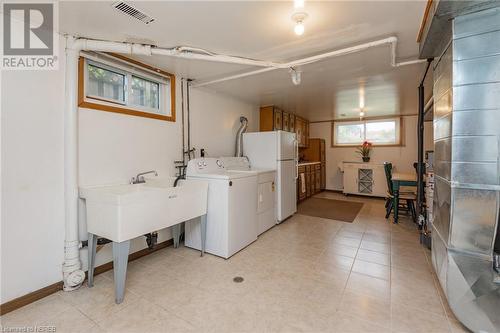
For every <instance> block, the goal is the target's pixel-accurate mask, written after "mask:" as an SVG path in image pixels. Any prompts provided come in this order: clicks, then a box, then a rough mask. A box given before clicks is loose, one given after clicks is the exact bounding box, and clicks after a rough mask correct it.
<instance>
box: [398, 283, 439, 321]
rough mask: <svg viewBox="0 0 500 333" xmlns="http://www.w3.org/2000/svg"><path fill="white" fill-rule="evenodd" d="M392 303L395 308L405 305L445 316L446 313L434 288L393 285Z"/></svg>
mask: <svg viewBox="0 0 500 333" xmlns="http://www.w3.org/2000/svg"><path fill="white" fill-rule="evenodd" d="M391 302H392V305H393V306H394V307H398V306H400V305H405V306H408V307H412V308H415V309H421V310H425V311H426V312H430V313H434V314H438V315H442V316H445V311H444V308H443V305H442V303H441V300H440V298H439V295H438V293H437V290H436V289H435V287H434V286H429V288H421V287H419V286H411V285H400V284H396V283H393V284H392V285H391Z"/></svg>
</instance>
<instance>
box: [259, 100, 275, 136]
mask: <svg viewBox="0 0 500 333" xmlns="http://www.w3.org/2000/svg"><path fill="white" fill-rule="evenodd" d="M273 129H274V108H273V107H272V106H263V107H261V108H260V131H261V132H267V131H272V130H273Z"/></svg>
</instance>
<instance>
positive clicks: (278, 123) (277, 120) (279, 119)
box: [273, 108, 283, 131]
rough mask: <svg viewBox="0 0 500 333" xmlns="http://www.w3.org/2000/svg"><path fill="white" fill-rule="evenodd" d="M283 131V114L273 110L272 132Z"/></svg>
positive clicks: (275, 109)
mask: <svg viewBox="0 0 500 333" xmlns="http://www.w3.org/2000/svg"><path fill="white" fill-rule="evenodd" d="M282 129H283V112H282V111H281V110H280V109H277V108H274V128H273V131H279V130H282Z"/></svg>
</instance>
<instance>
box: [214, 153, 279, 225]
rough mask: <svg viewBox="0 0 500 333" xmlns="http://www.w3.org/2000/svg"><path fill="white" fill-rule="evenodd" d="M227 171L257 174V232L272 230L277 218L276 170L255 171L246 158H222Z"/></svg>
mask: <svg viewBox="0 0 500 333" xmlns="http://www.w3.org/2000/svg"><path fill="white" fill-rule="evenodd" d="M219 160H220V161H221V162H222V164H223V166H224V168H225V169H226V170H234V171H245V172H257V183H258V186H257V232H258V234H259V235H260V234H262V233H263V232H265V231H267V230H269V229H271V228H272V227H273V226H275V225H276V223H277V217H276V170H274V169H255V168H251V164H250V162H249V160H248V158H246V157H220V158H219Z"/></svg>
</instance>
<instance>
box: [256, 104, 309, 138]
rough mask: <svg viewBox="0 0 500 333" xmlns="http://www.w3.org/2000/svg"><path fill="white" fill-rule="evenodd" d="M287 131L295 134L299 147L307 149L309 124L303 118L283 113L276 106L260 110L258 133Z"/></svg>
mask: <svg viewBox="0 0 500 333" xmlns="http://www.w3.org/2000/svg"><path fill="white" fill-rule="evenodd" d="M279 130H282V131H287V132H292V133H295V134H296V136H297V141H298V143H299V147H307V145H308V140H309V122H308V121H307V120H305V119H304V118H301V117H299V116H296V115H294V114H291V113H288V112H285V111H283V110H281V109H279V108H277V107H276V106H272V105H271V106H263V107H261V108H260V131H261V132H267V131H279Z"/></svg>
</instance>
